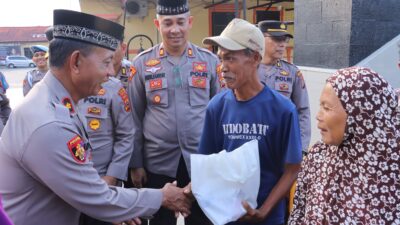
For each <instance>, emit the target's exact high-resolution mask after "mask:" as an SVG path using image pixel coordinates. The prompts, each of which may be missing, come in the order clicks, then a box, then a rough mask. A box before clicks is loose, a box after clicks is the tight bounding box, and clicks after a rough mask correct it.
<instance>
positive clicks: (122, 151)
mask: <svg viewBox="0 0 400 225" xmlns="http://www.w3.org/2000/svg"><path fill="white" fill-rule="evenodd" d="M115 88H116V90H114V92H113V93H112V94H113V97H112V101H111V116H112V122H113V128H114V146H113V156H112V160H111V162H110V164H109V166H108V169H107V175H108V176H112V177H116V178H118V179H120V180H126V179H127V171H128V166H129V161H130V159H131V156H132V151H133V132H134V125H133V119H132V115H131V105H130V102H129V99H128V94H127V93H126V91H125V89H124V88H123V87H122V85H118V86H117V87H115Z"/></svg>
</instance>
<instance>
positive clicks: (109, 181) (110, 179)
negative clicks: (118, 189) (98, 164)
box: [101, 176, 117, 186]
mask: <svg viewBox="0 0 400 225" xmlns="http://www.w3.org/2000/svg"><path fill="white" fill-rule="evenodd" d="M101 178H102V179H103V180H104V181H105V182H106V183H107V184H108V185H111V186H115V185H117V178H115V177H112V176H103V177H101Z"/></svg>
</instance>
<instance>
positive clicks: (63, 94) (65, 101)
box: [43, 70, 76, 114]
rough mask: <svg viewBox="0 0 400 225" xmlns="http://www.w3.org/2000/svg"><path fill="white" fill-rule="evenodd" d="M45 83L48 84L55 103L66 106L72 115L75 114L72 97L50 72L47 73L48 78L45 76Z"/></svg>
mask: <svg viewBox="0 0 400 225" xmlns="http://www.w3.org/2000/svg"><path fill="white" fill-rule="evenodd" d="M43 81H44V82H45V83H46V84H47V86H48V87H49V89H50V90H51V92H52V95H53V96H54V97H55V101H56V102H54V103H55V104H62V105H64V106H65V107H67V108H68V109H69V112H70V113H71V114H75V113H76V107H75V103H74V101H73V100H72V97H71V95H70V94H69V92H68V91H67V89H65V87H64V86H63V85H62V83H61V82H60V81H59V80H58V79H57V78H56V77H55V76H54V74H53V73H52V72H51V71H50V70H49V71H48V72H47V74H46V76H44V78H43Z"/></svg>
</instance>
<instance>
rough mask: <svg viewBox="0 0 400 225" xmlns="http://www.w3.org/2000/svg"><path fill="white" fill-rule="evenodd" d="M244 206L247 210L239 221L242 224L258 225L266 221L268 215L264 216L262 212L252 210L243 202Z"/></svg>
mask: <svg viewBox="0 0 400 225" xmlns="http://www.w3.org/2000/svg"><path fill="white" fill-rule="evenodd" d="M242 205H243V208H244V209H245V210H246V214H245V215H244V216H242V217H241V218H240V219H239V221H240V222H252V223H257V222H261V221H263V220H265V217H266V215H264V214H263V213H262V212H261V211H260V210H258V209H253V208H251V206H250V205H249V203H247V202H242Z"/></svg>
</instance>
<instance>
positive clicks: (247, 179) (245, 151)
mask: <svg viewBox="0 0 400 225" xmlns="http://www.w3.org/2000/svg"><path fill="white" fill-rule="evenodd" d="M191 178H192V191H193V194H194V196H195V197H196V200H197V201H198V203H199V205H200V207H201V209H202V210H203V212H204V213H205V214H206V215H207V217H208V218H209V219H210V220H211V222H213V224H216V225H222V224H226V223H228V222H231V221H236V220H237V219H239V218H240V217H241V216H243V215H244V214H245V213H246V211H245V210H244V208H243V206H242V201H247V202H248V203H249V205H250V206H251V207H252V208H256V207H257V194H258V189H259V187H260V158H259V154H258V141H257V140H252V141H249V142H247V143H245V144H243V145H242V146H240V147H239V148H237V149H235V150H234V151H232V152H226V151H225V150H223V151H221V152H219V153H217V154H212V155H196V154H192V155H191Z"/></svg>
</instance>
